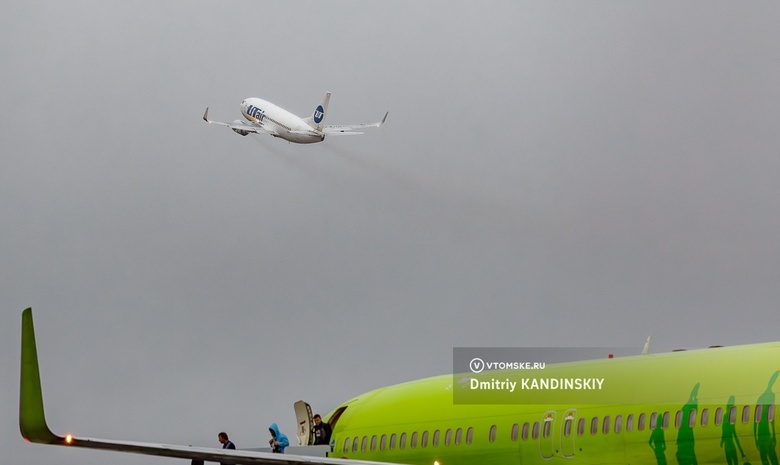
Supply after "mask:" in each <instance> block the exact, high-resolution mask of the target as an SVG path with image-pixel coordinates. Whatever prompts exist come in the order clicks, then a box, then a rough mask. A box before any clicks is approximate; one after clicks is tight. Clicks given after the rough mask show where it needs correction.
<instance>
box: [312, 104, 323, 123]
mask: <svg viewBox="0 0 780 465" xmlns="http://www.w3.org/2000/svg"><path fill="white" fill-rule="evenodd" d="M324 117H325V109H324V108H322V105H317V109H316V110H314V122H315V123H317V124H320V123H321V122H322V118H324Z"/></svg>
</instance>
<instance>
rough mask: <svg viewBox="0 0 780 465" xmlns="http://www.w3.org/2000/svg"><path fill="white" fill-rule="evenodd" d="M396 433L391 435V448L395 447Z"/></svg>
mask: <svg viewBox="0 0 780 465" xmlns="http://www.w3.org/2000/svg"><path fill="white" fill-rule="evenodd" d="M395 438H396V436H395V433H393V434H391V435H390V450H393V449H395Z"/></svg>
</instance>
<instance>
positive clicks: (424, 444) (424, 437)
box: [420, 431, 428, 447]
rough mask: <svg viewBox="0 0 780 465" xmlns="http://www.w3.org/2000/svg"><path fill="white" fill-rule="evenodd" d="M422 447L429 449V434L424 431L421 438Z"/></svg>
mask: <svg viewBox="0 0 780 465" xmlns="http://www.w3.org/2000/svg"><path fill="white" fill-rule="evenodd" d="M420 447H428V432H427V431H423V434H422V437H421V438H420Z"/></svg>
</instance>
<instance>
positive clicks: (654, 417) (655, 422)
mask: <svg viewBox="0 0 780 465" xmlns="http://www.w3.org/2000/svg"><path fill="white" fill-rule="evenodd" d="M656 426H658V413H656V412H653V413H651V414H650V429H655V427H656Z"/></svg>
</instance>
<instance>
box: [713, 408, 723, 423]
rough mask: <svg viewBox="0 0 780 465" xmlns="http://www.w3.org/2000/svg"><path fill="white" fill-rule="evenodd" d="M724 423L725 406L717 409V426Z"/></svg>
mask: <svg viewBox="0 0 780 465" xmlns="http://www.w3.org/2000/svg"><path fill="white" fill-rule="evenodd" d="M721 423H723V408H722V407H718V408H716V409H715V426H720V424H721Z"/></svg>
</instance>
